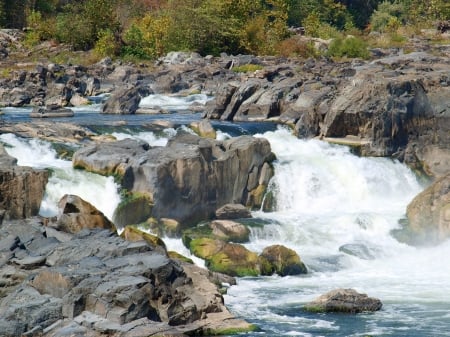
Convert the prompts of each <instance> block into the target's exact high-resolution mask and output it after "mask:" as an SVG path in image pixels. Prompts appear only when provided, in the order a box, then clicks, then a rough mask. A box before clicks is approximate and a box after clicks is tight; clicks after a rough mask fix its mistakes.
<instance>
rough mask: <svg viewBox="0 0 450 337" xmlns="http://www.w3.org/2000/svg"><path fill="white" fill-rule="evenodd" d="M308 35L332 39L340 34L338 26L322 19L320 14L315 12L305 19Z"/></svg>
mask: <svg viewBox="0 0 450 337" xmlns="http://www.w3.org/2000/svg"><path fill="white" fill-rule="evenodd" d="M305 30H306V35H308V36H312V37H318V38H321V39H326V40H328V39H332V38H336V37H338V36H339V35H340V32H339V31H338V30H337V28H336V27H333V26H331V25H330V24H328V23H326V22H322V21H320V18H319V15H318V14H317V13H315V12H313V13H311V14H309V15H308V17H307V18H306V19H305Z"/></svg>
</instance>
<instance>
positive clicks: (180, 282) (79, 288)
mask: <svg viewBox="0 0 450 337" xmlns="http://www.w3.org/2000/svg"><path fill="white" fill-rule="evenodd" d="M133 233H134V235H133V237H130V235H131V234H128V235H127V237H129V238H130V239H131V241H125V240H124V239H123V238H121V237H119V236H117V234H115V233H114V232H111V231H109V230H104V229H83V230H82V231H80V232H78V233H76V234H72V233H66V232H62V231H59V230H57V229H56V228H55V226H54V225H53V224H52V223H51V222H50V223H48V225H47V226H43V225H42V224H41V222H40V221H39V219H36V218H32V219H28V220H27V221H26V222H25V221H20V222H19V221H6V222H5V223H4V224H3V225H2V227H1V228H0V282H2V288H1V291H0V331H1V335H2V336H8V337H16V336H24V335H29V336H36V335H40V336H46V337H50V336H61V335H66V334H67V333H69V331H71V333H75V332H76V333H77V334H78V335H83V336H102V335H104V334H105V333H108V334H109V335H114V336H124V337H127V336H129V337H131V336H151V335H155V334H156V335H167V336H168V335H177V336H181V335H183V334H189V335H209V334H220V333H221V332H224V331H229V329H231V328H232V329H233V330H234V329H236V331H246V330H251V329H252V326H251V325H250V324H248V323H246V322H244V321H242V320H238V319H235V318H234V317H233V316H232V315H231V314H230V313H229V312H228V311H227V309H226V308H225V306H224V304H223V298H222V296H221V295H220V293H219V291H218V288H217V286H216V285H214V284H213V283H211V282H210V281H209V277H210V275H209V272H208V271H206V270H204V269H200V268H199V267H196V266H194V265H191V264H180V262H175V261H174V260H171V259H169V258H168V256H167V253H166V251H165V250H164V249H163V247H162V246H160V245H155V244H153V243H152V242H151V241H150V240H145V239H143V240H140V239H139V235H138V233H136V232H133Z"/></svg>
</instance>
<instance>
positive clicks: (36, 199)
mask: <svg viewBox="0 0 450 337" xmlns="http://www.w3.org/2000/svg"><path fill="white" fill-rule="evenodd" d="M0 164H1V165H0V212H1V214H2V217H4V218H10V219H25V218H28V217H31V216H35V215H37V214H38V212H39V207H40V205H41V201H42V198H43V197H44V191H45V186H46V184H47V181H48V176H49V173H48V171H46V170H39V169H33V168H31V167H25V166H17V160H16V159H15V158H13V157H11V156H9V155H8V154H7V153H6V151H5V149H4V148H3V146H2V145H0Z"/></svg>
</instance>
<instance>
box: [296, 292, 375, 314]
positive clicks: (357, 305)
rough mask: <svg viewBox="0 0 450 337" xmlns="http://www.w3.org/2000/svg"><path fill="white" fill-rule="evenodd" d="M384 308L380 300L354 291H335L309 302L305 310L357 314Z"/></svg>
mask: <svg viewBox="0 0 450 337" xmlns="http://www.w3.org/2000/svg"><path fill="white" fill-rule="evenodd" d="M382 306H383V305H382V303H381V301H380V300H379V299H377V298H373V297H368V296H367V295H366V294H360V293H358V292H357V291H356V290H354V289H335V290H332V291H330V292H328V293H326V294H324V295H321V296H319V297H318V298H316V299H315V300H314V301H312V302H309V303H308V304H306V305H305V306H304V309H305V310H307V311H312V312H341V313H349V314H357V313H361V312H368V311H377V310H380V309H381V307H382Z"/></svg>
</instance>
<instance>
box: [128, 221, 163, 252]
mask: <svg viewBox="0 0 450 337" xmlns="http://www.w3.org/2000/svg"><path fill="white" fill-rule="evenodd" d="M120 236H121V237H122V238H123V239H125V240H127V241H131V242H136V241H145V242H147V243H148V244H149V245H150V246H151V247H153V248H155V249H158V250H159V251H161V252H164V254H167V250H166V245H165V243H164V241H163V240H161V239H160V238H159V237H157V236H156V235H152V234H149V233H146V232H144V231H142V230H140V229H138V228H136V227H134V226H126V227H125V228H124V229H123V231H122V233H121V234H120Z"/></svg>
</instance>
